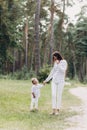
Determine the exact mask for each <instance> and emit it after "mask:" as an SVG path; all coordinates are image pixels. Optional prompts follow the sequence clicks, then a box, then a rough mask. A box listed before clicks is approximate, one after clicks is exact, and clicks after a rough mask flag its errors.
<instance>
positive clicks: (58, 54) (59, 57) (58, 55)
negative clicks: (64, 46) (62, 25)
mask: <svg viewBox="0 0 87 130" xmlns="http://www.w3.org/2000/svg"><path fill="white" fill-rule="evenodd" d="M54 56H55V57H56V58H57V60H62V59H63V57H62V56H61V55H60V53H59V52H58V51H55V52H54V53H53V57H54Z"/></svg>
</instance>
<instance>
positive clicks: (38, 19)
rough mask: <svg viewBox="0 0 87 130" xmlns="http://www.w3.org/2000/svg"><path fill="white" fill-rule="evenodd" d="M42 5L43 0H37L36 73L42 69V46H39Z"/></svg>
mask: <svg viewBox="0 0 87 130" xmlns="http://www.w3.org/2000/svg"><path fill="white" fill-rule="evenodd" d="M40 5H41V0H36V12H35V72H36V74H38V72H39V69H40V46H39V42H40V37H39V30H40V29H39V28H40V27H39V23H40Z"/></svg>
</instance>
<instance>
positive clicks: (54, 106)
mask: <svg viewBox="0 0 87 130" xmlns="http://www.w3.org/2000/svg"><path fill="white" fill-rule="evenodd" d="M51 85H52V86H51V88H52V109H53V114H55V113H56V107H57V104H56V99H57V95H56V94H57V85H56V84H55V83H54V82H52V84H51Z"/></svg>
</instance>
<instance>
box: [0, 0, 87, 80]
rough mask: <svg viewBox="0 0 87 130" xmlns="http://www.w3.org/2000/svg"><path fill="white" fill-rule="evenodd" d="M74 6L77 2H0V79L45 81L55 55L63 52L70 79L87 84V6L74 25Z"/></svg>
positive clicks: (84, 6) (32, 0) (37, 0)
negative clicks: (71, 10) (36, 76)
mask: <svg viewBox="0 0 87 130" xmlns="http://www.w3.org/2000/svg"><path fill="white" fill-rule="evenodd" d="M79 2H80V3H83V2H84V0H79ZM74 5H75V3H74V1H73V0H58V1H55V0H0V77H1V78H2V77H4V78H7V77H10V78H16V79H28V78H30V77H31V76H34V75H38V76H39V79H40V80H44V78H45V77H46V76H47V75H48V73H49V71H50V68H51V65H52V52H53V51H59V52H61V54H62V55H63V57H64V58H65V59H66V60H67V62H68V70H67V77H69V78H71V79H74V78H75V79H79V80H80V81H82V82H87V15H86V12H87V5H86V4H85V5H83V6H82V7H81V10H80V12H79V13H78V14H77V15H76V17H75V19H76V21H75V22H73V21H72V22H71V21H70V18H69V15H68V14H67V13H66V10H67V8H70V7H71V8H72V7H73V6H74ZM71 15H73V14H71Z"/></svg>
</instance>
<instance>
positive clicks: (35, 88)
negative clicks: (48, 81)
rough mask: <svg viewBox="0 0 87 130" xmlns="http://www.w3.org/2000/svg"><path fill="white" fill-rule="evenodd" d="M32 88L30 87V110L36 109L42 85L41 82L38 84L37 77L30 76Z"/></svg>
mask: <svg viewBox="0 0 87 130" xmlns="http://www.w3.org/2000/svg"><path fill="white" fill-rule="evenodd" d="M31 81H32V84H33V85H32V88H31V105H30V111H33V110H34V109H35V110H38V99H39V97H40V88H42V87H43V84H39V82H38V80H37V78H32V79H31Z"/></svg>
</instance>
